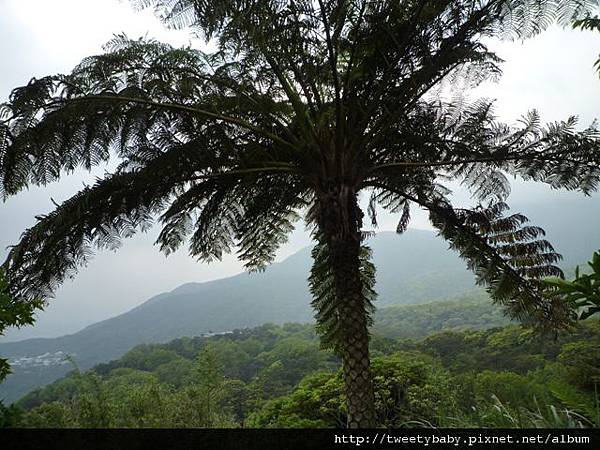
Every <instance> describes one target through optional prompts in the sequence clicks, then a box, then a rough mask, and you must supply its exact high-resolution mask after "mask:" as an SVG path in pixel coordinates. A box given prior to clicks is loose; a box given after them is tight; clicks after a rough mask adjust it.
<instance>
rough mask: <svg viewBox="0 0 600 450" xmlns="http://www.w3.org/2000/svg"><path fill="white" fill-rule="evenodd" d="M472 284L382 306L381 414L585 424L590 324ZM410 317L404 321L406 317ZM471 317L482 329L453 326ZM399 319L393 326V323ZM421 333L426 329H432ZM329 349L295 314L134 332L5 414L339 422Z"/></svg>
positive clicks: (590, 380)
mask: <svg viewBox="0 0 600 450" xmlns="http://www.w3.org/2000/svg"><path fill="white" fill-rule="evenodd" d="M481 297H482V296H479V298H478V296H477V295H475V294H474V295H472V296H471V297H469V296H467V297H465V298H462V299H457V300H455V301H452V302H445V303H435V304H428V305H419V306H410V307H391V308H384V309H382V310H381V311H380V313H379V314H378V321H377V324H376V326H375V331H374V333H373V338H372V344H371V346H372V353H373V369H374V375H375V385H376V392H377V394H376V395H377V413H378V420H379V423H380V424H381V425H384V426H409V425H410V426H415V425H417V426H430V425H435V426H476V427H479V426H481V427H488V426H502V427H520V426H527V427H548V426H592V425H594V424H596V425H597V424H598V423H599V417H598V403H597V400H598V399H597V398H596V397H595V394H594V389H595V383H597V381H598V376H599V375H600V357H599V355H600V351H599V350H600V323H599V322H598V321H587V322H585V323H583V324H581V325H580V326H579V327H578V328H577V329H576V330H574V332H573V333H572V334H568V335H565V336H560V337H559V339H558V340H554V339H552V338H551V337H537V336H534V335H532V334H531V332H530V331H528V330H525V329H522V328H520V327H518V326H515V325H508V326H504V327H498V326H497V325H499V324H501V323H505V322H503V321H504V320H505V319H503V318H502V316H501V315H500V314H499V313H498V311H497V310H496V309H495V308H494V307H493V306H490V304H489V302H485V301H483V300H484V299H483V298H481ZM408 324H411V325H412V327H409V326H407V325H408ZM473 326H477V327H480V328H485V327H489V326H494V328H486V329H480V330H475V329H465V327H473ZM399 330H403V332H402V333H399ZM432 332H433V334H432ZM344 400H345V399H344V394H343V383H342V378H341V373H340V370H339V360H338V358H337V357H336V356H335V355H334V354H332V353H331V352H328V351H322V350H319V344H318V339H317V337H316V335H315V333H314V330H313V327H312V326H311V325H307V324H293V323H290V324H285V325H282V326H279V325H274V324H267V325H263V326H260V327H257V328H253V329H245V330H236V331H234V332H231V333H227V334H222V335H217V336H212V337H195V338H191V337H186V338H181V339H176V340H174V341H171V342H169V343H166V344H156V345H142V346H138V347H136V348H134V349H132V350H130V351H129V352H127V353H126V354H125V355H124V356H123V357H122V358H120V359H117V360H114V361H111V362H110V363H106V364H100V365H97V366H95V367H94V368H93V369H92V370H90V371H88V372H85V373H81V372H80V371H79V370H74V371H72V372H71V373H70V374H69V376H67V377H66V378H64V379H62V380H59V381H57V382H55V383H53V384H51V385H49V386H47V387H46V388H43V389H38V390H36V391H33V392H31V393H29V394H28V395H26V396H25V397H23V398H22V399H21V400H20V401H19V402H18V403H17V404H16V405H14V406H13V407H11V408H10V409H7V410H6V411H5V413H4V417H5V418H4V421H5V423H8V424H11V425H13V426H26V427H29V426H33V427H220V426H224V427H238V426H246V427H337V426H343V425H344V424H345V420H346V417H345V412H344V406H343V405H344Z"/></svg>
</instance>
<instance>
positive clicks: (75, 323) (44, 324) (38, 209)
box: [0, 0, 600, 341]
mask: <svg viewBox="0 0 600 450" xmlns="http://www.w3.org/2000/svg"><path fill="white" fill-rule="evenodd" d="M120 32H126V33H127V34H128V35H129V36H130V37H140V36H143V35H148V36H150V37H154V38H157V39H159V40H161V41H166V42H169V43H171V44H173V45H177V46H179V45H186V44H188V43H193V45H195V46H201V43H199V42H197V41H193V42H192V41H191V38H190V35H189V33H188V32H187V31H185V30H184V31H173V30H166V29H164V28H163V26H162V25H161V24H160V23H159V22H158V21H157V20H156V19H155V18H154V17H153V16H152V14H151V12H150V11H143V12H134V11H132V10H131V8H130V7H129V6H128V4H127V2H121V1H119V0H53V1H47V0H0V58H1V59H0V61H2V66H1V67H0V100H1V101H3V100H5V99H6V98H7V96H8V94H9V93H10V91H11V89H12V88H14V87H16V86H19V85H22V84H25V83H27V82H28V80H29V79H30V78H31V77H33V76H44V75H49V74H54V73H58V72H63V73H64V72H68V71H70V69H71V68H72V67H73V66H74V65H75V64H77V63H78V62H79V61H80V60H81V59H82V58H83V57H85V56H88V55H90V54H97V53H100V52H101V47H102V45H103V44H104V43H105V42H106V41H108V40H109V39H110V38H111V37H112V35H113V34H115V33H120ZM493 48H494V49H495V50H496V51H497V52H498V54H499V56H500V57H502V58H503V59H505V61H506V62H505V64H504V65H503V70H504V75H503V77H502V79H501V81H500V82H499V83H497V84H493V85H485V86H482V87H480V88H479V89H478V90H477V91H476V92H475V94H474V95H472V98H475V96H485V97H490V98H496V99H497V104H496V111H497V113H498V115H499V117H500V118H501V119H502V120H504V121H507V122H514V121H516V120H517V119H518V118H519V116H521V115H522V114H524V113H526V112H527V110H529V109H531V108H536V109H538V110H539V111H540V113H541V116H542V119H543V120H545V121H554V120H561V119H565V118H566V117H568V116H569V115H571V114H577V115H579V117H580V123H581V125H582V126H587V125H589V123H591V121H592V120H593V119H594V118H596V117H597V116H598V100H599V99H600V80H599V79H598V77H597V75H596V74H595V72H594V70H593V67H592V66H593V62H594V61H595V60H596V58H597V56H598V52H599V51H600V33H592V32H581V31H572V30H562V29H558V28H553V29H551V30H549V31H547V32H545V33H544V34H542V35H541V36H539V37H537V38H535V39H531V40H528V41H526V42H525V43H514V42H511V43H506V42H504V43H493ZM92 179H93V177H92V176H91V175H89V174H85V173H77V174H74V175H72V176H70V177H68V178H66V179H64V180H63V181H61V183H59V184H55V185H52V186H49V187H46V188H33V189H31V190H29V191H27V192H24V193H22V194H19V195H18V196H15V197H13V198H11V199H9V200H8V201H7V202H6V203H4V204H2V203H0V260H3V259H4V257H5V255H6V251H5V247H6V246H7V245H10V244H13V243H15V242H16V241H17V240H18V237H19V234H20V233H21V232H22V231H23V230H24V229H25V228H26V227H28V226H31V225H32V224H33V223H34V216H35V215H36V214H40V213H44V212H48V211H49V210H51V209H52V206H53V205H52V202H51V200H50V197H52V198H53V199H54V200H56V201H61V200H64V199H66V198H68V197H69V196H70V195H72V194H73V193H74V192H75V191H76V190H77V189H78V188H79V187H81V186H82V181H88V182H89V181H91V180H92ZM548 195H549V190H548V189H547V188H545V187H542V186H531V185H530V186H528V187H524V186H523V184H522V183H516V184H515V187H514V189H513V197H514V200H513V202H517V203H520V202H523V201H532V200H533V199H542V198H548ZM551 195H555V196H556V195H559V196H563V197H564V196H566V195H568V194H557V193H552V194H551ZM380 225H381V229H393V228H395V222H394V219H393V218H392V217H389V216H385V215H384V216H383V217H382V221H381V224H380ZM412 226H413V227H416V228H429V225H428V223H427V221H426V218H425V215H424V214H416V217H415V218H414V220H413V223H412ZM156 233H157V231H156V230H154V232H150V233H149V235H147V236H137V237H136V238H134V239H132V240H130V241H128V242H126V243H125V244H124V245H123V247H122V248H121V249H120V250H119V252H118V253H116V254H115V253H110V252H104V253H101V254H99V255H98V256H97V257H96V258H95V259H94V260H93V261H92V262H91V263H90V264H89V266H88V267H87V268H85V269H82V270H81V272H80V273H79V275H78V276H77V277H76V278H75V280H74V281H72V282H67V283H66V284H65V285H64V286H63V287H62V288H60V289H59V291H58V292H57V293H56V299H54V300H53V301H52V302H51V304H50V306H49V307H48V309H47V310H46V311H44V312H43V313H41V314H40V315H39V317H38V323H37V325H36V326H35V327H33V328H32V327H28V328H25V329H22V330H9V332H8V333H7V334H6V336H5V337H3V338H0V340H2V341H6V340H15V339H22V338H26V337H32V336H53V335H59V334H65V333H71V332H75V331H77V330H78V329H80V328H81V327H82V326H85V325H88V324H90V323H93V322H96V321H98V320H101V319H104V318H108V317H111V316H113V315H115V314H118V313H121V312H124V311H127V310H129V309H130V308H132V307H133V306H136V305H138V304H139V303H141V302H143V301H145V300H147V299H148V298H149V297H151V296H153V295H155V294H158V293H160V292H164V291H168V290H171V289H173V288H175V287H176V286H178V285H180V284H182V283H185V282H189V281H206V280H210V279H215V278H221V277H225V276H229V275H232V274H235V273H238V272H240V271H242V266H241V264H240V263H239V262H237V261H236V260H235V258H234V257H226V258H225V259H224V261H222V262H220V263H215V264H211V265H206V264H199V263H197V262H195V261H194V260H193V259H191V258H189V257H188V256H187V255H186V253H185V251H182V252H179V253H177V254H175V255H172V256H170V257H169V258H168V259H166V258H165V257H164V256H163V255H161V254H160V253H158V251H157V249H156V247H153V246H152V245H151V243H152V242H153V240H154V238H155V235H156ZM306 244H308V238H307V236H306V234H305V233H304V231H303V226H302V225H300V230H298V231H296V232H295V233H294V234H293V235H292V238H291V240H290V243H289V244H287V245H286V246H285V247H284V248H282V250H281V252H280V255H279V259H281V258H284V257H285V256H288V255H289V254H291V253H293V252H295V251H296V250H298V249H299V248H301V247H303V246H305V245H306Z"/></svg>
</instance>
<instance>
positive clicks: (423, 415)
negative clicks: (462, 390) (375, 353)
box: [249, 353, 454, 428]
mask: <svg viewBox="0 0 600 450" xmlns="http://www.w3.org/2000/svg"><path fill="white" fill-rule="evenodd" d="M372 367H373V380H374V385H375V402H376V409H377V416H378V424H380V425H381V426H385V427H398V426H402V425H405V424H407V423H409V422H410V421H411V420H415V419H417V418H418V419H420V420H426V421H429V422H431V423H434V422H435V421H436V418H437V416H439V415H440V414H441V412H442V411H443V410H444V409H451V408H454V404H453V398H452V395H451V394H449V391H451V390H450V385H449V382H450V377H449V374H448V373H447V372H445V371H444V370H443V369H442V368H441V367H440V366H439V365H438V364H436V362H435V361H434V360H433V359H431V358H429V357H427V356H425V355H422V354H418V353H394V354H392V355H388V356H386V357H379V358H375V359H374V360H373V366H372ZM342 380H343V377H342V373H341V371H337V372H335V373H327V372H321V373H317V374H314V375H311V376H309V377H307V378H305V379H304V380H303V381H302V382H301V383H300V385H299V386H298V388H297V389H296V390H294V392H293V393H292V394H291V395H289V396H286V397H281V398H277V399H275V400H272V401H271V402H268V403H267V404H265V406H264V407H263V408H262V409H261V410H260V411H259V412H258V413H256V414H254V415H253V416H251V417H250V419H249V423H250V425H251V426H255V427H277V428H280V427H300V428H301V427H306V426H310V427H339V426H343V424H345V423H346V418H345V409H344V406H343V405H344V404H345V399H344V389H343V383H342Z"/></svg>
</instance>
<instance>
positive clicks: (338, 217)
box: [319, 186, 375, 428]
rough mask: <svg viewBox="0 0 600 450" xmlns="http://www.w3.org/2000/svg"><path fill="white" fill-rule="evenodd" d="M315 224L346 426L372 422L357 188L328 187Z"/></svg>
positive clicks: (365, 425)
mask: <svg viewBox="0 0 600 450" xmlns="http://www.w3.org/2000/svg"><path fill="white" fill-rule="evenodd" d="M320 206H321V208H320V218H319V226H320V229H321V231H322V232H323V234H324V236H325V238H326V241H327V246H328V248H329V264H330V269H331V273H332V274H333V278H334V286H335V294H336V297H337V303H338V314H339V319H338V320H339V340H338V344H339V349H340V352H341V355H342V362H343V370H344V382H345V390H346V396H347V409H348V422H347V423H348V427H349V428H368V427H373V426H375V396H374V393H373V381H372V377H371V368H370V360H369V331H368V317H367V310H366V306H367V303H366V299H365V297H364V294H363V286H362V281H361V276H360V250H361V231H360V229H361V225H362V211H361V210H360V208H359V207H358V203H357V198H356V194H355V192H354V191H353V190H352V189H351V188H349V187H345V186H341V187H339V188H333V189H330V190H329V192H327V195H324V196H323V197H322V198H321V201H320Z"/></svg>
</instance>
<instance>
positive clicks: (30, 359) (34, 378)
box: [0, 199, 600, 400]
mask: <svg viewBox="0 0 600 450" xmlns="http://www.w3.org/2000/svg"><path fill="white" fill-rule="evenodd" d="M591 200H594V199H582V200H581V201H580V203H579V204H578V205H576V206H577V207H576V208H574V207H573V206H574V205H572V204H569V205H567V204H566V203H565V204H564V205H563V206H565V208H566V211H567V213H565V214H556V211H557V204H545V203H540V204H538V205H535V207H530V208H528V209H527V210H526V212H527V215H529V216H530V217H531V218H532V222H533V223H536V224H543V225H544V227H545V228H546V230H547V231H548V238H549V239H550V240H551V241H552V242H553V243H554V244H555V246H556V247H557V249H558V250H559V251H560V252H561V253H562V254H563V255H564V257H565V258H564V261H563V264H562V265H563V267H565V268H569V267H572V266H573V265H575V264H578V263H583V262H585V261H586V260H587V259H588V258H589V256H590V255H591V253H592V251H593V249H594V248H598V247H600V228H599V227H597V224H596V221H595V220H593V218H594V217H600V204H599V202H597V201H591ZM583 205H585V206H586V207H583ZM567 206H570V207H567ZM573 224H577V233H573V231H572V230H573ZM369 245H370V246H371V248H372V249H373V257H374V263H375V265H376V267H377V291H378V293H379V299H378V302H377V306H378V308H382V307H385V306H388V305H403V304H418V303H423V302H429V301H432V300H439V299H447V298H451V297H452V296H455V295H458V294H461V293H464V292H467V291H470V290H472V289H473V288H474V287H475V285H474V278H473V275H472V274H471V273H470V272H468V271H467V270H466V267H465V263H464V261H462V260H461V259H460V258H459V257H458V255H457V254H456V253H455V252H452V251H449V250H448V245H447V243H446V242H444V241H443V240H442V239H440V238H439V237H438V236H436V234H435V233H433V232H431V231H425V230H414V229H409V230H408V231H407V232H406V233H405V234H403V235H401V236H398V235H396V234H395V233H392V232H382V233H378V234H377V235H375V236H374V237H373V238H371V239H370V241H369ZM310 266H311V258H310V249H309V248H305V249H303V250H301V251H300V252H298V253H296V254H294V255H292V256H291V257H289V258H287V259H286V260H284V261H283V262H281V263H278V264H273V265H272V266H270V267H269V268H267V270H266V271H265V272H263V273H254V274H245V273H244V274H239V275H236V276H233V277H229V278H224V279H220V280H215V281H210V282H205V283H188V284H184V285H182V286H180V287H178V288H177V289H174V290H173V291H171V292H166V293H162V294H159V295H156V296H154V297H152V298H150V299H149V300H147V301H146V302H145V303H143V304H142V305H140V306H138V307H136V308H133V309H132V310H130V311H129V312H127V313H125V314H121V315H118V316H116V317H113V318H111V319H108V320H104V321H101V322H98V323H96V324H93V325H91V326H88V327H86V328H84V329H83V330H81V331H79V332H77V333H75V334H71V335H66V336H62V337H58V338H48V339H27V340H24V341H20V342H12V343H11V342H9V343H1V344H0V354H2V355H5V356H8V357H10V358H11V359H12V360H13V361H17V362H18V365H17V366H15V367H14V372H15V373H14V375H12V376H10V377H9V378H8V379H7V381H6V382H5V383H4V384H2V385H0V398H2V397H5V398H6V399H7V400H14V399H16V398H18V397H19V396H20V395H22V394H24V393H25V392H27V391H28V390H29V389H31V388H32V387H35V386H36V385H40V384H45V383H48V382H51V381H53V380H54V379H57V378H59V377H60V376H62V375H64V374H65V373H66V372H67V371H69V370H71V368H72V365H71V364H70V363H65V362H64V355H65V354H69V355H71V356H72V357H73V359H74V361H75V362H76V363H77V364H78V366H79V367H80V368H81V369H87V368H89V367H92V366H93V365H95V364H97V363H99V362H104V361H108V360H110V359H114V358H117V357H119V356H120V355H122V354H123V353H125V352H126V351H128V350H129V349H131V348H132V347H133V346H135V345H138V344H141V343H145V342H166V341H169V340H171V339H174V338H177V337H182V336H194V335H201V334H207V333H220V332H226V331H230V330H233V329H236V328H245V327H254V326H257V325H261V324H264V323H266V322H274V323H284V322H308V321H312V310H311V308H310V294H309V292H308V287H307V281H306V278H307V276H308V273H309V270H310Z"/></svg>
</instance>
